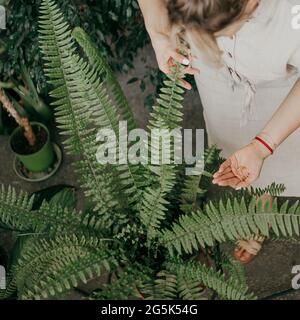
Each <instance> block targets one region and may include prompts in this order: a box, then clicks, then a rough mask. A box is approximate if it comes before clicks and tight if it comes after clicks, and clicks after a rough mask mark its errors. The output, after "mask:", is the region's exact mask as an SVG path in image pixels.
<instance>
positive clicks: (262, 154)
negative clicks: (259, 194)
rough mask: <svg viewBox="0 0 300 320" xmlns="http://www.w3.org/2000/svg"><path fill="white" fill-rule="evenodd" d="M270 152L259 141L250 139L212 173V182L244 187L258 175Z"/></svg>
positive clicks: (224, 185)
mask: <svg viewBox="0 0 300 320" xmlns="http://www.w3.org/2000/svg"><path fill="white" fill-rule="evenodd" d="M269 155H270V152H269V151H268V150H267V149H266V148H265V147H264V146H263V145H261V144H260V143H259V142H257V141H255V140H254V141H252V142H251V143H250V144H249V145H247V146H246V147H244V148H242V149H240V150H239V151H237V152H235V153H234V154H233V155H232V156H231V157H230V158H228V159H227V160H226V161H225V162H224V163H223V164H222V165H221V166H220V168H219V171H218V172H216V173H215V174H214V180H213V183H214V184H218V185H219V186H222V187H226V186H229V187H232V188H235V189H236V188H245V187H248V186H249V185H251V184H252V183H253V182H254V181H255V180H257V179H258V178H259V176H260V172H261V169H262V166H263V163H264V160H265V159H266V158H267V157H268V156H269Z"/></svg>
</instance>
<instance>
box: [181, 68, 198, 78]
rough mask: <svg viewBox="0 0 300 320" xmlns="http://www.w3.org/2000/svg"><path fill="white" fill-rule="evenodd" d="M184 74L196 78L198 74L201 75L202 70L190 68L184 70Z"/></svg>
mask: <svg viewBox="0 0 300 320" xmlns="http://www.w3.org/2000/svg"><path fill="white" fill-rule="evenodd" d="M184 73H186V74H190V75H192V76H194V75H196V74H199V73H200V70H199V69H197V68H192V67H188V68H186V69H185V70H184Z"/></svg>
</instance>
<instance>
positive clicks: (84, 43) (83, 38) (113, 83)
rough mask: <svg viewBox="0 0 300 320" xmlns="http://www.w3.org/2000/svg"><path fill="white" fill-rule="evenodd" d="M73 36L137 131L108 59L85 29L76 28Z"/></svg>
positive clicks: (127, 119) (129, 124)
mask: <svg viewBox="0 0 300 320" xmlns="http://www.w3.org/2000/svg"><path fill="white" fill-rule="evenodd" d="M72 36H73V37H74V39H75V40H76V41H77V42H78V44H79V45H80V46H81V48H82V49H83V51H84V53H85V54H86V56H87V58H88V59H89V62H90V65H93V66H94V68H95V70H96V71H97V72H98V74H100V75H101V77H102V81H103V82H104V81H105V82H107V84H108V86H109V87H110V89H111V91H112V93H113V95H114V101H115V103H116V106H117V108H118V109H119V110H120V111H121V112H122V114H123V120H126V121H127V124H128V129H129V130H133V129H135V128H136V127H137V125H136V122H135V120H134V115H133V113H132V109H131V107H130V106H129V103H128V100H127V98H126V96H125V94H124V92H123V90H122V88H121V86H120V84H119V82H118V80H117V78H116V77H115V75H114V72H113V71H112V69H111V67H110V66H109V64H108V63H107V61H106V59H105V58H104V57H103V56H102V54H101V52H100V51H99V49H98V48H97V47H96V46H95V44H94V43H93V42H92V41H91V39H90V37H89V36H88V35H87V34H86V33H85V32H84V30H83V29H81V28H78V27H77V28H75V29H74V30H73V32H72Z"/></svg>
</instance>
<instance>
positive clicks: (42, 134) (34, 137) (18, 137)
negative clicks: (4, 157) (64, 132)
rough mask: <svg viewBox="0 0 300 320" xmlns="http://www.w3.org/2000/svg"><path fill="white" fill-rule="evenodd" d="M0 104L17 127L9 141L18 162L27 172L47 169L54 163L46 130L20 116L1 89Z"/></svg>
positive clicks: (41, 125) (40, 125) (42, 126)
mask: <svg viewBox="0 0 300 320" xmlns="http://www.w3.org/2000/svg"><path fill="white" fill-rule="evenodd" d="M0 102H1V103H2V106H3V108H4V109H5V110H6V111H7V112H8V113H9V114H10V115H11V116H12V117H13V118H14V120H15V121H16V123H17V124H18V125H19V127H18V128H17V129H15V130H14V132H13V133H12V135H11V139H10V146H11V149H12V150H13V152H14V153H15V154H16V155H17V158H18V159H19V161H20V162H21V163H22V164H23V165H24V167H25V168H26V169H27V170H29V171H33V172H40V171H43V170H46V169H48V168H49V167H50V166H51V165H52V163H53V162H54V151H53V149H52V145H51V144H50V142H49V131H48V129H47V128H46V127H45V126H44V125H43V124H39V123H37V122H34V123H30V122H29V120H28V118H27V117H23V116H21V115H20V114H19V113H18V111H17V110H16V108H15V106H14V104H13V102H12V101H10V100H9V98H8V97H7V95H6V93H5V91H4V90H3V88H1V87H0Z"/></svg>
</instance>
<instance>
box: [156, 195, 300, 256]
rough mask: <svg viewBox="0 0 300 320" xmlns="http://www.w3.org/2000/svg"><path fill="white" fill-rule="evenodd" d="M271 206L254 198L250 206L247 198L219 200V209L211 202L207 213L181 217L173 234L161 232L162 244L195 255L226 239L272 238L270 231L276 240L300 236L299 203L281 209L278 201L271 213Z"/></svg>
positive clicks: (173, 229)
mask: <svg viewBox="0 0 300 320" xmlns="http://www.w3.org/2000/svg"><path fill="white" fill-rule="evenodd" d="M269 206H270V204H269V203H268V202H267V203H266V205H263V204H262V202H261V201H258V202H257V199H256V197H253V198H252V199H251V201H250V202H249V203H246V202H245V200H244V198H242V200H241V201H240V202H238V200H237V199H233V200H232V199H230V198H229V199H228V200H227V202H226V203H224V201H222V200H220V202H219V205H218V206H217V207H216V206H215V205H214V204H213V203H212V202H209V203H208V204H206V205H205V208H204V211H203V212H202V211H200V210H199V211H197V212H195V213H192V214H191V215H184V216H181V217H180V218H179V223H177V224H174V225H173V228H172V231H170V230H166V231H163V232H162V236H161V243H162V244H163V245H164V246H165V247H166V248H168V249H169V251H170V252H171V254H174V250H176V251H177V252H178V253H180V254H182V252H186V253H192V252H193V251H194V250H198V249H199V248H200V247H204V246H206V245H208V246H213V245H214V243H215V242H216V241H218V242H220V243H223V242H226V241H227V240H232V241H235V240H238V239H247V238H251V237H253V234H254V235H257V234H261V235H263V236H265V237H269V236H270V230H271V231H273V232H274V233H275V235H276V236H277V237H287V236H289V237H293V236H296V235H297V236H298V235H299V234H300V233H299V222H300V220H299V219H300V208H299V206H298V202H296V203H295V204H293V205H292V206H290V207H289V203H288V202H286V203H285V204H283V205H282V206H281V207H280V208H278V205H277V201H276V200H275V201H274V203H273V206H272V208H271V212H270V213H269V212H268V211H269V209H270V208H269Z"/></svg>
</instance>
